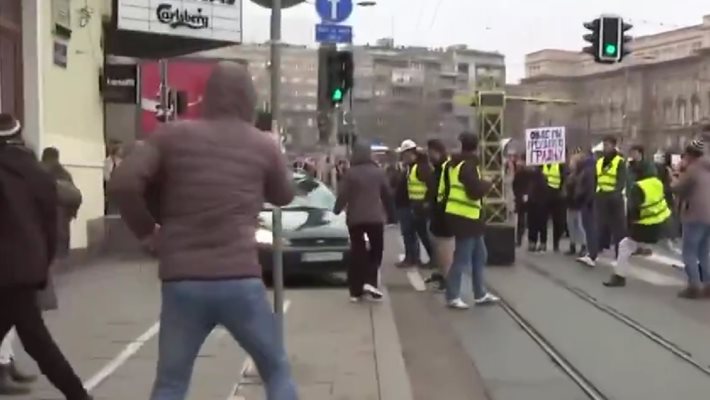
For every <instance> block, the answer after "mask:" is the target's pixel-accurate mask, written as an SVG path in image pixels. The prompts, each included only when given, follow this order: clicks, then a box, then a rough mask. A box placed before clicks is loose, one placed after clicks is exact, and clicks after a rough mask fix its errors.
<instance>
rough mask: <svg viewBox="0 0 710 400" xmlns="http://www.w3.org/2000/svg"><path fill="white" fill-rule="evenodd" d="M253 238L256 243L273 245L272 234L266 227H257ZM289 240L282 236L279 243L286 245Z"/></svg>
mask: <svg viewBox="0 0 710 400" xmlns="http://www.w3.org/2000/svg"><path fill="white" fill-rule="evenodd" d="M254 236H255V239H256V242H257V243H258V244H263V245H269V246H271V245H273V244H274V234H273V232H271V231H270V230H268V229H264V228H259V229H257V230H256V233H255V235H254ZM290 243H291V242H290V241H289V240H288V239H286V238H282V239H281V244H282V245H284V246H288V245H289V244H290Z"/></svg>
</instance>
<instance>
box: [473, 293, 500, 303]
mask: <svg viewBox="0 0 710 400" xmlns="http://www.w3.org/2000/svg"><path fill="white" fill-rule="evenodd" d="M474 301H475V302H476V305H479V306H482V305H484V304H491V303H495V302H498V301H500V298H499V297H498V296H496V295H494V294H491V293H486V294H484V295H483V297H481V298H480V299H476V300H474Z"/></svg>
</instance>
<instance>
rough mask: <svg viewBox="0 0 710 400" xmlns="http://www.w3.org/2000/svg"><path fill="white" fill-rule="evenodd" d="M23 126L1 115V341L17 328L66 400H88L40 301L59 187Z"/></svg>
mask: <svg viewBox="0 0 710 400" xmlns="http://www.w3.org/2000/svg"><path fill="white" fill-rule="evenodd" d="M21 128H22V127H21V125H20V122H19V121H17V120H16V119H15V118H14V117H13V116H11V115H9V114H0V189H1V190H0V197H2V200H0V201H1V202H2V203H3V207H0V221H2V229H0V259H1V260H3V262H2V263H0V339H4V338H5V336H6V335H7V334H8V332H10V330H11V329H12V328H13V327H14V328H16V330H17V335H18V336H19V337H20V340H21V341H22V344H23V345H24V347H25V349H26V350H27V353H28V354H29V355H30V356H31V357H32V358H33V359H34V360H35V361H36V362H37V365H38V366H39V367H40V370H41V371H42V373H44V375H45V376H47V378H48V379H49V381H50V382H51V383H52V384H53V385H54V386H55V387H56V388H57V389H59V390H60V391H61V392H62V394H63V395H64V396H65V397H66V398H67V399H68V400H89V399H91V396H89V394H88V393H87V392H86V389H85V388H84V386H83V384H82V383H81V380H80V379H79V377H78V376H77V375H76V373H75V372H74V371H73V369H72V367H71V366H70V365H69V362H67V360H66V358H64V355H63V354H62V352H61V350H60V349H59V347H58V346H57V344H56V343H55V342H54V339H52V335H51V334H50V332H49V330H48V329H47V326H46V325H45V323H44V320H43V318H42V313H41V310H40V305H39V302H38V299H37V295H38V293H39V291H40V290H42V289H43V288H45V287H46V285H47V282H48V277H49V266H50V264H51V262H52V260H53V259H54V256H55V252H56V235H57V188H56V185H55V184H54V179H53V178H52V176H51V175H50V174H49V173H48V172H46V171H45V170H44V168H43V167H42V166H41V165H40V163H39V161H38V160H37V157H36V156H35V154H34V153H33V152H32V150H30V149H28V148H27V147H25V146H24V144H23V141H22V137H21ZM0 371H2V369H0ZM6 373H8V374H9V375H10V377H11V378H13V377H12V374H11V373H10V372H8V371H7V370H6ZM17 378H18V376H15V377H14V378H13V379H14V380H15V381H17ZM27 391H29V390H28V389H25V390H24V392H25V393H26V392H27ZM19 393H22V392H15V393H14V394H19Z"/></svg>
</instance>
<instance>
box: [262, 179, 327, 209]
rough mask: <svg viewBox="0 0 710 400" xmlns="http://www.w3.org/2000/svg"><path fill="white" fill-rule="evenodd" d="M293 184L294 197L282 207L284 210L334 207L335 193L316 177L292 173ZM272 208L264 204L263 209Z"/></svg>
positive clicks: (270, 205)
mask: <svg viewBox="0 0 710 400" xmlns="http://www.w3.org/2000/svg"><path fill="white" fill-rule="evenodd" d="M293 180H294V184H295V185H296V197H295V198H294V199H293V201H292V202H291V204H289V205H287V206H285V207H283V209H285V210H293V209H299V208H306V209H320V210H332V209H333V207H335V195H334V194H333V192H332V191H331V190H330V189H328V187H327V186H325V185H324V184H323V183H321V182H320V181H318V180H317V179H313V178H311V177H307V176H304V175H300V174H296V175H294V178H293ZM272 208H274V206H273V205H272V204H269V203H266V204H264V209H266V210H270V209H272Z"/></svg>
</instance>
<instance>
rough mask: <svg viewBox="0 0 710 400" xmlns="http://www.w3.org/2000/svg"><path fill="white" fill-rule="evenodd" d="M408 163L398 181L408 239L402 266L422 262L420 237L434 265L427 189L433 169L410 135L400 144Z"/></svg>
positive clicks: (400, 213)
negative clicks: (409, 137)
mask: <svg viewBox="0 0 710 400" xmlns="http://www.w3.org/2000/svg"><path fill="white" fill-rule="evenodd" d="M397 152H398V153H399V154H400V157H401V159H402V162H403V163H404V166H405V173H404V176H402V178H401V179H400V181H399V184H398V185H397V189H396V192H397V197H398V199H399V201H398V203H399V204H398V210H397V217H398V219H399V224H400V229H401V231H402V239H403V240H404V253H405V257H404V260H403V261H402V262H401V263H399V264H398V266H399V267H401V268H412V267H416V266H417V265H420V264H421V261H422V260H421V254H420V252H421V251H420V246H419V241H421V243H422V245H423V246H424V249H425V250H426V252H427V255H428V256H429V265H432V261H433V259H434V258H433V250H432V245H431V239H430V238H429V207H428V206H429V203H428V202H427V192H428V190H429V188H430V187H431V185H432V180H433V171H432V168H431V165H429V162H428V160H427V157H426V155H425V154H424V153H422V152H420V151H419V147H418V146H417V144H416V143H415V142H414V141H413V140H410V139H407V140H404V141H403V142H402V144H401V145H400V146H399V148H397Z"/></svg>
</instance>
